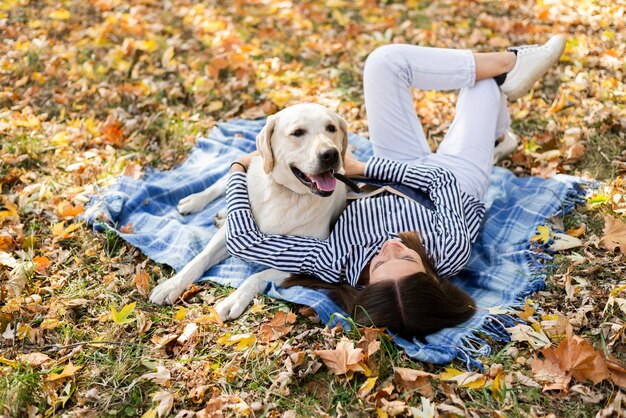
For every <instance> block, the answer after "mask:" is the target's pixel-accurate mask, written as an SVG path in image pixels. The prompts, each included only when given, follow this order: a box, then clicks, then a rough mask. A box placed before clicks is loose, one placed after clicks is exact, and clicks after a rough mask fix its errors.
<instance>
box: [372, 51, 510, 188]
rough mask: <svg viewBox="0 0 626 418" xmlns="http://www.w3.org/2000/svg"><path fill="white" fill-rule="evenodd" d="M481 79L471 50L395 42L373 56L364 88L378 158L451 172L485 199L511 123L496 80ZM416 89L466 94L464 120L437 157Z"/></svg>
mask: <svg viewBox="0 0 626 418" xmlns="http://www.w3.org/2000/svg"><path fill="white" fill-rule="evenodd" d="M475 79H476V64H475V63H474V56H473V55H472V53H471V51H468V50H456V49H442V48H426V47H420V46H415V45H400V44H393V45H386V46H383V47H380V48H378V49H376V50H375V51H374V52H372V53H371V54H370V55H369V57H368V58H367V61H366V62H365V69H364V73H363V83H364V93H365V109H366V111H367V119H368V123H369V133H370V141H371V142H372V145H373V149H374V155H376V156H379V157H383V158H388V159H392V160H396V161H402V162H408V163H414V164H420V163H427V164H432V165H436V166H440V167H444V168H447V169H448V170H450V171H451V172H452V173H454V175H455V177H456V178H457V181H458V183H459V186H460V188H461V190H463V191H464V192H465V193H467V194H469V195H471V196H474V197H476V198H478V199H480V200H482V198H483V196H484V194H485V191H486V190H487V186H488V185H489V176H490V173H491V168H492V165H493V153H494V146H495V141H496V138H498V137H500V136H501V135H503V134H504V132H506V130H507V129H508V128H509V125H510V122H511V121H510V118H509V113H508V110H507V107H506V98H505V97H504V96H503V95H502V94H501V92H500V88H499V87H498V85H497V84H496V82H495V81H494V80H493V79H488V80H481V81H478V82H476V81H475ZM412 87H414V88H419V89H423V90H456V89H460V90H461V91H460V93H459V98H458V101H457V104H456V115H455V117H454V120H453V122H452V125H451V126H450V129H449V130H448V132H447V133H446V135H445V137H444V140H443V141H442V142H441V144H440V145H439V148H438V149H437V152H436V153H432V152H431V151H430V148H429V146H428V142H427V141H426V136H425V135H424V130H423V128H422V125H421V123H420V121H419V119H418V117H417V115H416V113H415V109H414V107H413V96H412V94H411V88H412Z"/></svg>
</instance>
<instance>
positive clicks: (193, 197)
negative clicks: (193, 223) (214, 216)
mask: <svg viewBox="0 0 626 418" xmlns="http://www.w3.org/2000/svg"><path fill="white" fill-rule="evenodd" d="M208 200H209V199H208V198H207V196H206V195H205V194H204V193H203V192H200V193H194V194H190V195H189V196H187V197H185V198H182V199H180V201H179V202H178V206H176V209H178V212H179V213H180V214H181V215H189V214H191V213H197V212H200V211H201V210H202V209H204V207H205V206H206V205H207V204H209V203H210V202H209V201H208Z"/></svg>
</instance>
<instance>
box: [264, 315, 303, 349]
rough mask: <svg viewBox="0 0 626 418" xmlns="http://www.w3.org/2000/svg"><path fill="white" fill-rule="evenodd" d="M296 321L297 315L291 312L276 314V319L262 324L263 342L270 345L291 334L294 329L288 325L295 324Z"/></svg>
mask: <svg viewBox="0 0 626 418" xmlns="http://www.w3.org/2000/svg"><path fill="white" fill-rule="evenodd" d="M295 321H296V315H295V314H294V313H293V312H291V311H289V312H287V313H285V312H284V311H278V312H276V315H274V318H272V320H271V321H270V322H268V323H265V324H262V325H261V328H260V331H259V332H260V334H261V341H263V342H264V343H269V342H270V341H276V340H277V339H279V338H281V337H283V336H285V335H287V334H289V332H291V330H292V329H293V326H289V325H288V324H293V323H294V322H295Z"/></svg>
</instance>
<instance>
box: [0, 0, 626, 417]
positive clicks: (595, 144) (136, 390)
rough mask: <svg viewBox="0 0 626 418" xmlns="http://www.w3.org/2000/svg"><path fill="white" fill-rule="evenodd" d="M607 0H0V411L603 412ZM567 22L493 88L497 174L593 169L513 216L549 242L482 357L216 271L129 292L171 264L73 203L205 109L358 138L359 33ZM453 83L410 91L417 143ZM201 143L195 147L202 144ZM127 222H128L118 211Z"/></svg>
mask: <svg viewBox="0 0 626 418" xmlns="http://www.w3.org/2000/svg"><path fill="white" fill-rule="evenodd" d="M625 21H626V6H624V5H623V4H621V2H615V1H610V0H595V1H592V0H580V1H574V0H564V1H556V0H539V1H526V0H522V1H516V2H513V1H508V0H504V1H488V0H480V1H479V0H477V1H468V0H461V1H454V2H452V1H449V2H446V1H433V2H430V1H417V0H413V1H408V2H394V1H374V0H356V1H352V2H349V1H344V0H325V1H306V2H289V1H281V2H279V1H270V0H267V1H261V0H249V1H244V0H236V1H231V2H221V1H200V2H189V1H186V0H181V1H177V2H168V1H155V0H138V1H130V2H123V1H121V0H88V1H82V2H81V1H71V0H67V1H62V2H60V1H51V0H42V1H35V0H2V1H1V2H0V30H1V32H2V42H1V43H0V49H1V53H0V185H1V187H2V195H1V201H0V285H1V297H0V415H7V416H27V415H28V416H33V417H36V416H51V415H67V416H87V417H91V416H141V415H143V416H145V417H156V416H159V417H163V416H177V417H191V416H198V417H208V416H220V415H225V416H232V415H240V416H274V417H276V416H285V417H290V416H318V415H322V416H323V415H326V414H328V415H333V416H335V415H336V416H360V415H365V416H371V415H373V416H381V417H386V416H396V415H404V416H407V415H409V416H420V417H427V416H428V417H433V416H466V415H471V416H485V415H487V414H492V415H493V416H529V417H535V416H546V415H552V416H594V415H596V414H598V415H597V416H601V417H608V416H617V415H618V414H620V410H621V411H622V412H623V408H624V407H625V404H626V396H625V395H624V390H626V371H625V369H624V364H625V362H626V354H625V353H626V281H625V279H624V277H626V258H625V254H626V224H625V223H624V215H625V214H626V186H625V185H624V181H625V179H626V177H625V174H626V154H625V153H624V149H625V148H626V146H625V145H626V139H625V138H624V130H625V128H626V114H625V110H624V105H625V101H626V88H625V86H624V71H625V70H626V68H625V64H624V63H625V55H626V54H625V48H626V46H625V45H626V42H625V35H626V28H625V24H624V22H625ZM556 32H560V33H564V34H566V35H567V38H568V42H567V47H566V50H565V54H564V56H563V58H562V60H561V63H560V65H559V67H558V69H557V70H555V71H551V72H550V73H549V74H548V75H547V76H546V77H545V79H544V80H543V82H542V83H541V84H538V85H537V86H535V89H534V90H533V91H532V92H531V93H529V94H528V95H527V96H526V97H524V98H522V99H520V100H518V101H517V102H515V103H512V104H511V106H510V110H511V115H512V118H513V127H514V129H515V130H516V132H517V133H518V134H519V135H520V138H521V144H520V146H519V147H518V149H517V151H516V152H515V153H514V154H513V155H512V157H511V158H510V159H509V160H506V161H504V162H502V163H501V165H504V166H506V167H509V168H510V169H511V170H513V171H514V172H515V173H516V174H517V175H520V176H526V175H538V176H542V177H550V176H552V175H554V174H556V173H566V174H573V175H578V176H582V177H584V178H587V179H591V180H598V181H599V182H598V183H595V184H593V185H592V186H590V187H589V188H588V196H587V200H586V202H584V203H582V204H580V205H578V206H577V207H576V208H575V209H574V211H573V212H572V213H570V214H568V215H566V216H565V217H564V218H563V219H553V220H550V221H549V222H547V223H546V225H544V226H542V227H541V228H539V229H538V230H537V231H536V238H535V241H536V242H537V243H538V244H540V245H541V244H546V246H547V245H549V244H550V243H551V242H552V241H554V238H555V237H557V235H555V234H556V233H557V232H558V231H566V233H567V236H568V237H570V239H569V240H568V241H567V242H568V245H566V246H565V247H567V248H562V249H561V250H559V251H557V252H555V253H554V254H552V256H553V258H552V260H551V261H549V262H547V264H546V272H547V273H548V280H547V288H546V289H545V290H544V291H541V292H539V293H537V294H535V295H533V297H532V300H530V299H529V300H528V301H527V302H526V305H525V306H524V307H520V308H519V309H518V310H513V311H512V310H508V311H505V310H503V309H502V308H501V307H493V308H491V309H493V312H494V313H508V314H509V315H512V316H514V317H516V318H519V319H520V320H523V322H520V323H519V324H517V325H516V326H514V327H512V328H511V329H510V330H509V331H510V332H511V336H512V341H511V342H510V343H508V344H505V343H501V342H492V353H493V354H492V355H491V357H489V358H483V359H481V360H482V361H483V363H484V365H485V367H484V369H483V370H469V371H468V370H466V369H465V368H464V366H465V365H464V364H462V363H456V362H455V363H452V364H449V365H446V366H445V367H439V366H433V365H429V364H421V363H419V362H415V361H413V360H412V359H411V358H409V357H408V356H407V355H406V354H404V353H403V352H402V351H399V350H398V349H397V347H396V346H395V345H394V344H393V343H392V342H390V340H389V338H388V337H387V336H386V334H385V333H384V332H382V331H381V330H375V329H363V328H358V327H355V328H354V329H353V330H351V331H343V330H341V329H339V328H332V329H331V328H328V327H326V326H325V325H324V324H320V323H319V319H317V317H316V316H315V314H314V312H312V311H311V310H310V309H308V308H305V307H300V306H295V305H290V304H285V303H283V302H280V301H275V300H270V299H268V298H264V297H259V298H258V299H256V300H255V303H254V306H252V307H251V309H250V310H249V311H248V312H247V313H245V314H244V315H243V316H242V318H240V319H239V320H237V321H234V322H232V323H226V324H225V323H223V322H222V321H220V319H219V317H218V316H217V315H216V313H215V311H214V310H213V309H212V308H211V306H213V305H214V303H215V302H216V301H218V300H219V299H221V298H223V297H225V296H226V295H227V294H229V292H231V289H228V288H222V287H217V286H211V285H206V284H203V285H201V286H194V287H192V288H191V289H189V290H188V292H187V293H186V294H185V296H184V299H185V301H184V302H183V303H180V304H179V305H177V306H174V307H159V306H154V305H152V304H150V303H149V302H148V301H147V295H148V293H149V291H150V289H151V288H152V287H154V285H155V283H157V282H158V281H159V280H162V279H165V278H167V277H170V276H171V275H172V274H173V273H172V270H171V269H170V268H169V267H167V266H163V265H157V264H155V263H154V262H152V261H150V260H148V259H146V258H145V257H144V256H143V255H142V254H141V253H140V252H139V251H138V250H136V249H134V248H132V247H131V246H129V245H127V244H125V243H124V242H123V241H122V240H120V239H119V238H117V237H116V236H115V235H114V234H96V233H94V232H92V231H91V229H90V228H89V227H87V226H85V225H84V224H83V223H82V222H81V221H80V220H79V219H78V216H79V215H80V214H81V213H82V212H83V211H84V209H85V205H86V204H87V203H88V201H89V196H90V195H91V194H92V193H93V192H95V191H96V190H98V189H99V188H102V187H106V186H107V185H109V184H111V182H112V181H113V180H114V179H115V177H116V176H120V175H125V176H131V177H134V178H139V177H140V176H141V175H142V173H143V172H144V170H146V169H148V167H155V168H157V169H160V170H167V169H170V168H172V167H173V166H175V165H176V164H177V163H179V162H181V161H183V160H184V159H185V157H186V154H187V152H188V150H189V149H190V148H191V147H192V146H193V144H194V141H195V138H196V136H197V135H202V134H206V133H207V132H208V130H209V129H210V128H211V127H212V126H214V124H215V123H216V122H217V121H220V120H227V119H229V118H232V117H244V118H255V117H258V116H263V115H268V114H272V113H274V112H275V111H277V110H279V109H282V108H284V107H285V106H288V105H290V104H294V103H299V102H305V101H314V102H318V103H321V104H323V105H325V106H328V107H330V108H332V109H334V110H336V111H337V112H338V113H340V114H341V115H342V116H343V117H344V118H346V120H347V121H348V122H349V126H350V129H351V130H352V131H353V132H356V133H358V134H361V135H364V136H367V118H366V115H365V111H364V107H363V95H362V87H361V71H362V68H363V63H364V60H365V58H366V57H367V55H368V54H369V53H370V52H371V51H372V50H374V49H375V48H376V47H377V46H380V45H383V44H387V43H390V42H396V43H397V42H405V43H413V44H419V45H429V46H438V47H456V48H474V49H476V50H480V51H494V50H502V49H503V48H505V47H507V46H510V45H514V44H526V43H538V42H544V41H545V40H546V39H547V37H548V36H549V35H550V34H552V33H556ZM455 97H456V96H455V94H454V93H453V92H415V95H414V98H415V107H416V111H417V112H418V113H419V115H420V118H421V119H422V121H423V123H424V126H425V129H426V130H427V133H428V135H427V137H428V138H429V140H430V141H432V146H433V147H436V144H437V142H438V141H439V140H441V138H442V136H443V134H444V133H445V131H446V129H447V128H448V126H449V125H450V122H451V118H452V116H453V113H454V103H455ZM209 163H210V162H209ZM119 227H120V228H121V229H123V230H124V231H125V232H127V233H131V232H132V227H133V226H132V225H119Z"/></svg>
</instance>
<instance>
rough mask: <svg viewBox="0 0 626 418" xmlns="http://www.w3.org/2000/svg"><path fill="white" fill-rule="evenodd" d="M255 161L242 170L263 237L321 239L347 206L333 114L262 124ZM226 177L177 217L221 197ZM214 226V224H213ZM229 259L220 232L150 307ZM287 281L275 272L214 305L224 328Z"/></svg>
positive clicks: (342, 143) (301, 114)
mask: <svg viewBox="0 0 626 418" xmlns="http://www.w3.org/2000/svg"><path fill="white" fill-rule="evenodd" d="M256 144H257V149H258V150H259V153H260V156H259V157H255V158H253V159H252V161H251V162H250V167H249V168H248V174H247V181H248V196H249V199H250V206H251V208H252V212H253V214H254V218H255V220H256V222H257V225H258V227H259V229H260V230H261V231H262V232H263V233H268V234H270V233H272V234H283V235H303V236H310V237H314V238H319V239H324V238H327V237H328V234H329V233H330V228H331V225H332V223H333V222H334V221H335V220H336V219H337V217H338V216H339V215H340V213H341V211H342V210H343V209H344V207H345V203H346V187H345V185H344V184H343V183H340V182H336V181H335V178H334V177H333V173H340V174H343V158H344V156H345V153H346V151H347V146H348V131H347V124H346V122H345V120H343V119H342V118H341V117H340V116H339V115H337V114H336V113H335V112H333V111H331V110H329V109H327V108H325V107H323V106H320V105H317V104H311V103H307V104H299V105H295V106H291V107H288V108H286V109H283V110H282V111H280V112H278V113H276V114H275V115H273V116H270V117H268V118H267V122H266V124H265V126H264V127H263V129H262V130H261V132H260V133H259V135H258V136H257V138H256ZM226 184H227V177H224V178H222V179H221V180H219V181H218V182H217V183H215V184H214V185H212V186H211V187H209V188H208V189H206V190H205V191H203V192H200V193H196V194H193V195H190V196H187V197H186V198H184V199H182V200H181V201H180V202H179V204H178V211H179V212H180V213H182V214H186V213H194V212H198V211H200V210H202V208H204V207H205V206H206V205H207V204H209V203H210V202H211V201H213V200H214V199H215V198H217V197H219V196H221V195H223V194H224V193H225V191H226ZM218 225H219V224H218ZM227 257H228V251H227V249H226V228H225V227H221V228H220V229H219V230H218V231H217V233H216V234H215V236H213V238H212V239H211V241H210V242H209V244H208V245H207V246H206V248H205V249H204V250H203V251H202V252H201V253H200V254H198V255H197V256H196V257H195V258H194V259H193V260H191V261H190V262H189V264H187V265H186V266H185V267H184V268H183V269H182V270H181V271H180V272H179V273H178V274H176V275H175V276H174V277H172V278H171V279H169V280H167V281H165V282H163V283H161V284H160V285H158V286H157V287H155V288H154V290H153V291H152V293H151V294H150V300H151V301H152V302H153V303H156V304H171V303H174V302H175V301H176V299H178V297H179V296H180V295H181V294H182V293H183V291H184V290H185V288H186V287H187V286H189V285H191V284H192V283H193V282H195V281H196V280H198V279H199V278H200V277H201V276H202V274H203V273H204V272H205V271H206V270H208V269H209V268H210V267H212V266H214V265H216V264H218V263H220V262H221V261H223V260H224V259H226V258H227ZM287 277H288V274H287V273H283V272H280V271H277V270H274V269H269V270H265V271H262V272H260V273H257V274H254V275H252V276H250V277H248V278H247V279H246V280H245V281H244V283H243V284H242V285H241V286H240V287H239V288H238V289H237V290H236V291H235V292H233V293H232V294H231V295H230V296H228V297H227V298H226V299H224V300H223V301H221V302H220V303H218V305H217V306H216V311H217V312H218V313H219V315H220V316H221V317H222V319H223V320H228V319H235V318H237V317H239V316H240V315H241V314H242V313H243V311H244V310H245V309H246V307H247V306H248V305H249V304H250V302H251V301H252V299H253V298H254V296H255V295H257V294H258V293H260V292H261V291H263V290H264V289H265V287H266V285H267V283H268V282H270V281H272V282H275V283H277V284H280V283H282V282H283V281H284V280H285V279H286V278H287Z"/></svg>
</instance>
